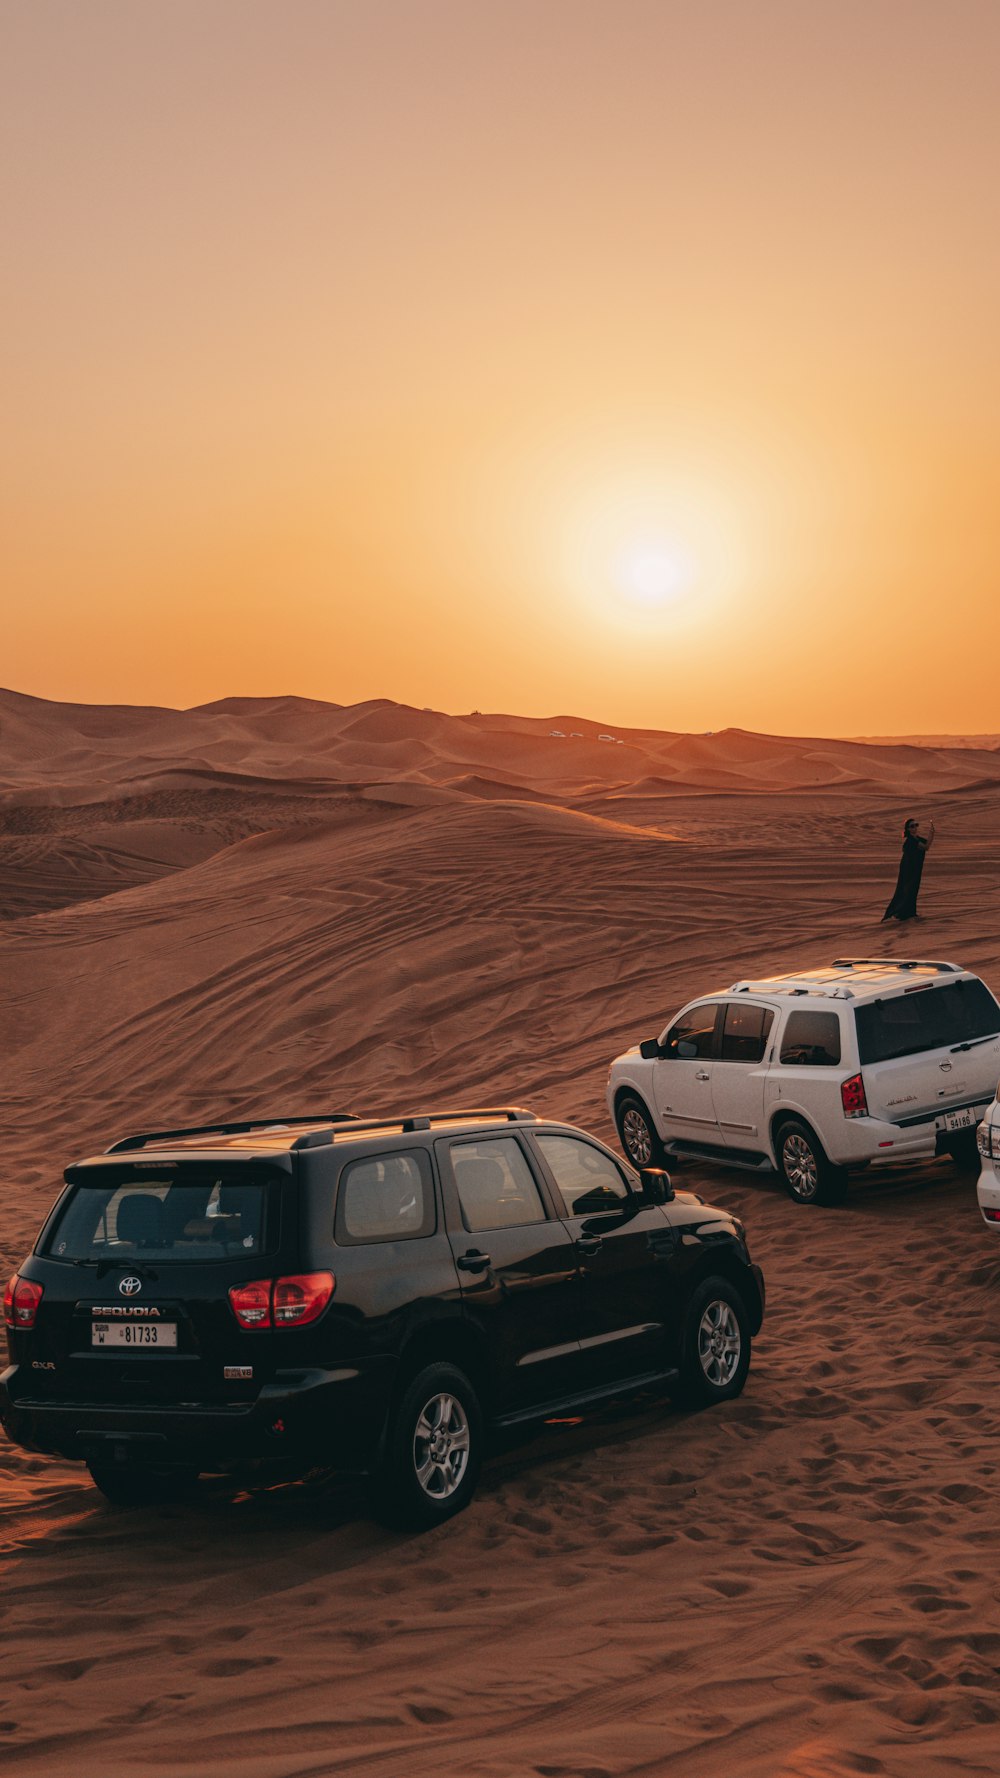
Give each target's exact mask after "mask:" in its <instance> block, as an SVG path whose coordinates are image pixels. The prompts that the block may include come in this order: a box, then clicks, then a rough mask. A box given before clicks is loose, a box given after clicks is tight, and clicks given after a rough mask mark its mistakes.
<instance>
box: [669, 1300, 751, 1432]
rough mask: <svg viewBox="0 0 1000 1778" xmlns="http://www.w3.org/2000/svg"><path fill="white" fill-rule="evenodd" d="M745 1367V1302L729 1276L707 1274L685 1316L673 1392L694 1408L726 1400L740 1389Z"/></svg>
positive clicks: (747, 1365)
mask: <svg viewBox="0 0 1000 1778" xmlns="http://www.w3.org/2000/svg"><path fill="white" fill-rule="evenodd" d="M749 1369H750V1324H749V1321H748V1319H747V1311H746V1304H745V1303H744V1301H743V1298H742V1297H741V1295H740V1293H739V1291H738V1290H737V1289H736V1286H735V1285H734V1284H730V1282H729V1280H728V1278H707V1279H706V1280H705V1282H704V1284H701V1285H699V1287H698V1289H697V1290H696V1291H695V1293H694V1296H693V1297H692V1298H691V1301H690V1303H689V1304H688V1310H687V1314H686V1315H685V1317H684V1344H683V1351H682V1355H681V1373H680V1379H679V1381H678V1384H677V1388H676V1390H675V1392H674V1393H675V1395H676V1397H677V1399H678V1400H679V1401H680V1402H682V1403H683V1404H685V1405H686V1406H688V1407H694V1408H698V1407H709V1406H710V1405H711V1404H712V1402H716V1401H731V1400H732V1398H733V1396H735V1395H739V1394H741V1392H742V1390H743V1385H744V1384H745V1382H746V1380H747V1372H748V1371H749Z"/></svg>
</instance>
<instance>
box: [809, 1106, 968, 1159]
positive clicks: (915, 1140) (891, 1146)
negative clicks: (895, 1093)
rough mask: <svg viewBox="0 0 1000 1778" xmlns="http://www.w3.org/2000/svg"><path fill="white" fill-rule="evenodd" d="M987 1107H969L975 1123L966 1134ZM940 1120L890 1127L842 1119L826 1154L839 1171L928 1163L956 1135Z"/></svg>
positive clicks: (939, 1117)
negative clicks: (863, 1163) (942, 1126)
mask: <svg viewBox="0 0 1000 1778" xmlns="http://www.w3.org/2000/svg"><path fill="white" fill-rule="evenodd" d="M989 1103H990V1102H989V1100H983V1101H982V1103H977V1104H976V1105H975V1106H973V1107H972V1110H973V1115H974V1118H975V1122H974V1123H972V1124H971V1125H969V1130H970V1131H972V1130H975V1127H976V1123H978V1122H979V1121H980V1119H981V1118H982V1117H983V1116H984V1115H985V1113H986V1111H987V1110H988V1108H989ZM956 1109H958V1108H957V1107H956ZM943 1117H944V1114H943V1113H938V1114H936V1115H933V1116H931V1117H929V1118H926V1119H923V1120H921V1121H920V1122H913V1123H905V1124H892V1123H889V1122H888V1121H887V1120H886V1119H883V1118H877V1117H857V1118H846V1117H845V1118H843V1119H841V1120H840V1122H839V1123H838V1124H837V1125H835V1126H834V1128H833V1130H831V1131H830V1132H829V1134H830V1136H831V1140H830V1142H829V1144H828V1146H827V1153H828V1154H829V1157H830V1159H831V1161H833V1162H834V1163H835V1164H836V1165H837V1166H841V1167H857V1166H860V1165H861V1164H862V1162H868V1163H870V1164H871V1165H872V1166H873V1167H887V1166H891V1165H893V1164H894V1163H898V1162H899V1161H932V1160H933V1159H934V1157H935V1155H940V1154H947V1153H948V1144H949V1143H950V1142H953V1141H954V1140H955V1136H956V1134H959V1132H949V1131H947V1130H944V1129H940V1128H939V1127H938V1125H939V1122H941V1121H943Z"/></svg>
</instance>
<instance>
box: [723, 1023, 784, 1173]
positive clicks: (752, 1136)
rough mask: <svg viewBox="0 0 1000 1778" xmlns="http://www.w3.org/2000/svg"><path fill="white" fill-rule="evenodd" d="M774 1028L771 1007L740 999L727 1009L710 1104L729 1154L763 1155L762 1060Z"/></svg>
mask: <svg viewBox="0 0 1000 1778" xmlns="http://www.w3.org/2000/svg"><path fill="white" fill-rule="evenodd" d="M773 1024H774V1012H773V1010H772V1009H771V1008H770V1007H766V1006H762V1005H760V1004H758V1003H757V1002H754V1001H745V1000H742V999H740V1000H738V1001H729V1002H727V1004H726V1007H725V1013H724V1018H723V1025H722V1038H721V1043H720V1046H719V1057H718V1060H717V1061H716V1063H715V1065H714V1067H713V1071H712V1103H713V1105H714V1107H715V1115H716V1118H717V1120H718V1124H719V1132H720V1137H721V1140H722V1141H723V1142H724V1143H725V1145H726V1147H727V1148H738V1149H744V1150H746V1149H750V1150H754V1151H756V1152H758V1153H763V1152H764V1149H765V1142H766V1138H765V1136H764V1129H765V1122H766V1120H765V1117H764V1085H765V1081H766V1079H767V1066H766V1061H765V1058H766V1056H767V1053H768V1049H769V1047H770V1033H771V1029H772V1026H773Z"/></svg>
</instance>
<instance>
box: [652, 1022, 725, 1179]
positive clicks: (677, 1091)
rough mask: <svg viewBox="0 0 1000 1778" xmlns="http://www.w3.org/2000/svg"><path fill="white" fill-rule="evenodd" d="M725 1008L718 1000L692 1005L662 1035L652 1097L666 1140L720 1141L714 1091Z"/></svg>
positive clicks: (655, 1067) (654, 1070)
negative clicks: (715, 1070)
mask: <svg viewBox="0 0 1000 1778" xmlns="http://www.w3.org/2000/svg"><path fill="white" fill-rule="evenodd" d="M721 1012H722V1008H721V1006H720V1003H719V1002H718V1001H714V1000H713V1001H706V1002H704V1003H703V1004H702V1005H700V1006H692V1007H689V1008H688V1010H687V1012H684V1013H682V1014H681V1016H680V1018H679V1019H677V1020H676V1021H675V1023H674V1024H673V1025H672V1026H671V1027H670V1030H669V1031H668V1032H667V1035H666V1037H665V1038H664V1039H663V1055H662V1057H661V1059H660V1060H659V1061H658V1062H656V1063H655V1064H654V1067H653V1097H654V1100H655V1109H656V1115H657V1119H658V1121H659V1124H660V1128H661V1130H662V1132H663V1135H664V1137H665V1139H666V1140H667V1141H668V1142H669V1141H671V1140H672V1139H673V1140H682V1141H687V1142H708V1143H713V1144H714V1143H718V1142H720V1141H721V1137H720V1135H719V1126H718V1120H717V1118H716V1114H715V1102H714V1099H713V1093H712V1081H713V1073H714V1069H715V1060H714V1058H715V1047H716V1029H717V1026H718V1024H719V1023H720V1021H721Z"/></svg>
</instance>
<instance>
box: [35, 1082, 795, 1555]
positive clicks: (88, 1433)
mask: <svg viewBox="0 0 1000 1778" xmlns="http://www.w3.org/2000/svg"><path fill="white" fill-rule="evenodd" d="M65 1177H66V1181H67V1185H66V1189H65V1190H64V1191H63V1193H62V1194H61V1196H60V1197H59V1199H58V1200H57V1202H56V1204H55V1206H54V1208H53V1210H52V1212H51V1214H50V1215H49V1217H48V1219H47V1221H46V1223H45V1225H44V1227H43V1229H42V1232H41V1234H40V1236H39V1239H38V1242H37V1245H36V1247H35V1250H34V1252H33V1253H32V1254H31V1256H30V1257H29V1258H28V1259H27V1260H26V1261H25V1262H24V1264H23V1265H22V1267H21V1269H20V1271H19V1272H18V1273H17V1274H16V1275H15V1276H14V1277H13V1278H12V1279H11V1281H10V1284H9V1285H8V1288H7V1295H6V1301H5V1318H6V1322H7V1339H8V1342H9V1346H10V1359H11V1362H10V1365H9V1367H8V1369H7V1370H6V1371H5V1372H4V1373H3V1375H2V1376H0V1419H2V1422H3V1425H4V1426H5V1427H6V1429H7V1432H8V1433H9V1434H10V1437H11V1438H12V1439H13V1440H14V1441H15V1443H17V1444H20V1445H23V1446H24V1447H25V1448H26V1449H28V1450H31V1451H45V1452H58V1453H59V1454H61V1455H62V1456H65V1457H79V1458H83V1459H84V1461H85V1462H86V1464H87V1467H88V1469H89V1470H90V1473H91V1475H92V1477H93V1479H94V1481H95V1482H96V1483H97V1486H98V1487H99V1488H100V1489H102V1490H103V1492H104V1493H105V1494H106V1495H107V1496H108V1498H109V1499H111V1500H114V1501H116V1502H119V1503H125V1502H131V1501H136V1500H142V1499H148V1498H151V1497H155V1496H157V1495H162V1494H163V1493H164V1492H166V1491H170V1490H172V1489H175V1488H177V1487H178V1486H180V1485H182V1484H184V1483H186V1482H187V1481H190V1480H191V1479H193V1478H194V1477H195V1476H196V1475H197V1474H198V1473H199V1472H200V1471H214V1472H219V1471H222V1472H232V1473H239V1472H241V1471H245V1470H257V1471H260V1470H264V1471H265V1472H266V1471H269V1470H275V1471H277V1472H278V1473H281V1472H282V1471H284V1472H285V1473H288V1472H291V1473H298V1474H301V1473H304V1472H305V1471H307V1470H309V1469H313V1468H315V1467H317V1466H318V1467H321V1468H332V1469H337V1470H340V1471H343V1472H350V1473H356V1474H366V1475H369V1476H371V1477H372V1478H373V1485H374V1495H375V1499H376V1502H377V1504H378V1506H379V1508H380V1510H381V1512H382V1513H383V1515H384V1516H387V1517H389V1518H391V1519H394V1520H395V1521H396V1522H400V1523H409V1524H411V1525H427V1524H434V1523H436V1522H437V1521H439V1520H441V1519H445V1518H447V1517H448V1516H449V1515H450V1514H451V1513H454V1512H457V1511H458V1510H459V1508H461V1507H463V1506H464V1505H465V1504H466V1503H467V1501H468V1500H469V1498H470V1496H471V1494H472V1491H473V1489H474V1487H475V1484H476V1478H477V1475H478V1472H479V1467H480V1463H481V1461H482V1455H483V1446H484V1440H485V1438H486V1436H487V1434H488V1432H490V1431H496V1430H497V1429H501V1428H513V1427H517V1426H521V1425H528V1424H530V1423H531V1422H533V1421H540V1420H543V1419H545V1418H546V1417H547V1416H549V1415H551V1414H554V1413H562V1412H565V1411H566V1410H567V1409H575V1408H580V1407H585V1406H587V1405H589V1404H591V1403H595V1402H597V1401H599V1400H600V1399H601V1398H602V1397H605V1396H610V1395H614V1394H617V1393H620V1392H621V1391H623V1390H627V1389H635V1388H640V1387H643V1386H645V1385H653V1384H663V1385H667V1386H668V1387H669V1388H670V1389H671V1391H673V1392H677V1393H679V1394H681V1395H682V1396H683V1397H684V1398H686V1399H687V1400H689V1401H691V1402H693V1403H703V1402H711V1401H724V1400H726V1399H728V1398H729V1397H730V1396H734V1395H737V1394H738V1393H739V1392H740V1390H741V1389H742V1388H743V1384H744V1382H745V1380H746V1375H747V1370H748V1368H749V1364H750V1340H751V1336H752V1335H753V1334H756V1332H757V1330H758V1329H759V1327H760V1324H761V1320H762V1317H763V1312H764V1283H763V1278H762V1275H761V1272H760V1268H759V1267H758V1266H756V1265H752V1264H751V1262H750V1256H749V1254H748V1252H747V1246H746V1240H745V1237H744V1232H743V1227H742V1225H741V1224H740V1223H739V1222H738V1221H737V1220H736V1219H735V1218H734V1217H732V1216H729V1215H727V1214H726V1213H725V1212H724V1211H722V1210H716V1209H711V1208H710V1207H709V1206H707V1205H705V1204H703V1203H702V1202H701V1201H700V1199H698V1198H697V1197H695V1196H694V1194H693V1193H689V1192H682V1193H680V1194H678V1195H677V1196H675V1195H674V1192H673V1190H672V1188H671V1185H670V1181H669V1178H668V1176H667V1175H666V1173H664V1172H662V1171H660V1170H658V1169H654V1168H650V1169H647V1170H646V1171H644V1172H643V1174H642V1175H641V1176H640V1175H637V1174H636V1173H634V1172H633V1171H632V1169H631V1168H630V1167H629V1166H628V1165H627V1164H626V1163H624V1162H623V1161H621V1160H620V1159H619V1158H618V1157H617V1156H616V1155H614V1154H613V1153H612V1152H611V1150H610V1149H608V1148H605V1147H604V1146H603V1144H602V1143H600V1142H597V1141H595V1140H594V1138H593V1137H592V1136H588V1135H586V1134H585V1133H584V1131H582V1130H577V1129H573V1128H572V1127H571V1126H569V1125H566V1124H557V1123H551V1122H548V1121H547V1120H544V1119H540V1118H537V1117H535V1116H534V1115H533V1114H532V1113H531V1112H530V1111H522V1110H518V1109H514V1108H510V1107H504V1108H502V1109H500V1110H489V1111H452V1112H437V1113H430V1114H427V1113H425V1114H423V1115H419V1116H412V1117H403V1118H395V1119H391V1120H378V1121H373V1120H369V1119H361V1118H357V1117H354V1116H353V1115H351V1114H347V1113H344V1114H339V1115H336V1116H333V1117H330V1116H327V1117H325V1118H316V1117H313V1118H290V1119H285V1120H282V1121H280V1122H269V1123H265V1122H254V1123H239V1124H233V1123H227V1124H216V1125H213V1126H206V1127H204V1128H199V1129H194V1130H172V1131H162V1130H161V1131H156V1132H146V1133H144V1134H142V1135H137V1136H128V1137H126V1138H125V1139H124V1140H123V1141H120V1142H116V1143H115V1144H114V1146H113V1147H112V1148H110V1149H109V1150H108V1152H107V1154H105V1155H101V1156H98V1157H96V1158H94V1159H91V1160H86V1161H81V1162H79V1163H78V1164H77V1165H75V1166H72V1167H69V1168H67V1170H66V1175H65Z"/></svg>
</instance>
